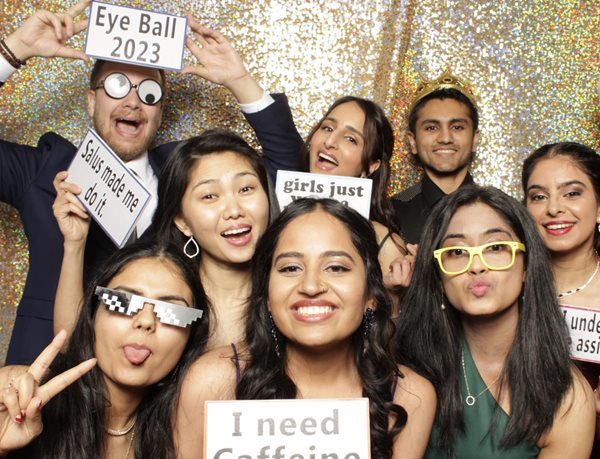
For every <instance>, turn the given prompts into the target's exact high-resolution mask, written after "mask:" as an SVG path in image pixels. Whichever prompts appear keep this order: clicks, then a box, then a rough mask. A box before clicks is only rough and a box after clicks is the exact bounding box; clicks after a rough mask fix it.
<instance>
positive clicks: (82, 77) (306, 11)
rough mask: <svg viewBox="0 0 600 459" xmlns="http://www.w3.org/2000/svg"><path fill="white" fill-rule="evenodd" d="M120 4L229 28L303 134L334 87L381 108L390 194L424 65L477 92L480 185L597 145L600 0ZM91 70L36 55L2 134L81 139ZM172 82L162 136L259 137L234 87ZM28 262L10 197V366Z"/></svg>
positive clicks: (401, 172) (2, 261)
mask: <svg viewBox="0 0 600 459" xmlns="http://www.w3.org/2000/svg"><path fill="white" fill-rule="evenodd" d="M105 1H108V0H105ZM71 3H72V2H71V1H66V2H65V1H16V0H3V1H2V2H0V28H1V34H2V35H6V34H7V33H9V32H10V31H12V30H13V29H14V28H15V27H16V26H17V25H18V24H19V23H21V22H22V21H23V20H24V19H25V18H26V17H28V16H29V15H30V14H31V13H32V12H34V11H35V10H36V9H39V8H42V7H43V8H46V9H50V10H55V11H56V10H62V9H64V8H65V6H66V5H71ZM114 3H117V4H122V5H130V6H144V7H145V8H148V9H154V10H159V11H166V12H169V13H174V14H185V13H187V12H191V13H192V14H194V15H195V16H196V17H197V18H199V19H200V20H202V21H203V22H204V23H205V24H206V25H208V26H210V27H213V28H216V29H218V30H220V31H221V32H222V33H224V34H225V35H226V36H228V37H229V38H230V39H231V40H232V41H233V42H234V44H235V46H236V47H237V49H238V50H239V51H240V52H241V54H242V55H243V56H244V57H245V59H246V61H247V62H248V66H249V68H250V70H251V71H252V73H253V74H254V75H255V76H256V77H257V78H258V79H259V80H260V81H261V82H262V83H263V84H264V86H265V87H266V88H268V89H270V90H273V91H285V92H286V93H288V95H289V98H290V103H291V106H292V108H293V110H294V115H295V117H296V121H297V125H298V127H299V129H300V131H301V132H302V133H303V134H306V133H307V131H308V129H309V127H310V126H311V124H312V123H313V122H314V121H315V120H316V119H317V118H318V117H319V116H320V115H321V114H322V112H323V111H324V110H325V109H326V107H327V106H328V105H329V104H330V103H331V102H332V101H333V100H334V99H335V98H336V97H338V96H341V95H344V94H355V95H359V96H363V97H369V98H373V99H374V100H376V101H377V102H379V103H380V104H382V105H383V106H384V107H385V109H386V111H387V113H388V114H389V115H390V117H391V119H392V120H393V122H394V125H395V127H396V133H397V139H398V141H399V148H398V151H397V154H396V156H395V158H394V164H393V166H394V167H393V170H394V177H393V181H392V184H391V186H390V191H392V192H395V191H398V190H400V189H402V188H404V187H406V186H408V185H410V184H412V183H414V181H415V180H416V179H417V178H418V172H417V171H415V170H414V169H413V168H412V166H411V165H410V163H409V162H408V161H407V157H406V149H405V147H404V116H405V114H406V106H407V101H408V98H409V97H410V93H411V91H412V89H413V88H414V87H415V85H416V82H417V80H418V79H419V74H423V75H424V76H426V77H429V78H430V77H433V76H437V75H438V74H439V73H441V71H442V70H443V69H444V68H445V67H446V66H450V67H451V68H452V69H453V71H454V72H455V73H457V74H459V75H461V76H464V77H467V78H468V79H469V80H470V81H471V82H472V83H473V85H474V87H475V90H476V92H477V94H478V98H479V106H480V110H481V123H480V124H481V131H482V144H481V146H480V148H479V151H478V154H477V158H476V160H475V163H474V175H475V179H476V181H478V182H479V183H486V184H492V185H495V186H498V187H500V188H502V189H504V190H505V191H507V192H509V193H510V194H512V195H515V196H518V195H519V184H518V177H519V169H520V164H521V162H522V160H523V158H524V157H525V156H526V155H527V153H528V152H529V151H531V150H532V149H533V148H534V147H536V146H539V145H541V144H543V143H547V142H552V141H558V140H567V139H568V140H575V141H579V142H583V143H587V144H589V145H591V146H593V147H595V148H596V149H598V147H600V134H599V118H600V116H599V108H598V107H599V106H600V104H599V100H598V94H597V86H598V79H599V75H600V38H599V37H598V31H599V30H600V0H594V1H588V0H578V1H572V0H569V1H567V0H551V1H550V0H529V1H517V2H498V1H497V0H493V1H492V0H479V1H477V2H473V1H470V0H454V1H453V0H435V1H433V0H420V1H415V0H399V1H393V0H390V1H385V0H379V1H363V0H347V1H335V0H319V1H316V0H308V1H294V0H271V1H268V0H255V1H252V2H249V1H244V0H239V1H236V0H228V1H198V0H195V1H180V0H175V1H168V2H167V1H160V0H154V1H152V0H145V1H143V2H142V1H139V0H136V1H125V0H121V1H115V2H114ZM76 43H78V44H79V46H82V43H83V42H82V40H81V39H80V40H79V41H77V42H76ZM188 58H189V56H188ZM88 68H89V67H88V66H87V64H85V63H82V62H70V61H63V60H58V59H56V60H40V59H38V60H35V59H34V60H31V62H30V63H29V64H28V65H27V67H26V68H25V69H23V70H21V71H19V72H18V73H17V74H15V75H14V76H13V78H12V79H11V80H10V81H9V82H8V83H7V84H5V85H4V87H3V88H2V89H0V93H1V94H0V138H3V139H7V140H12V141H20V142H26V143H35V142H36V141H37V138H38V137H39V135H40V134H41V133H43V132H45V131H47V130H55V131H57V132H58V133H60V134H62V135H64V136H65V137H67V138H69V139H70V140H72V141H73V142H77V141H78V140H79V139H80V138H81V137H82V136H83V134H84V132H85V129H86V128H87V126H88V119H87V115H86V113H85V111H84V100H85V99H84V97H85V90H86V82H87V80H86V75H87V70H88ZM169 80H170V82H171V92H170V96H169V97H170V106H169V109H168V111H167V115H166V119H165V122H164V124H163V127H162V129H161V130H160V132H159V141H163V140H173V139H182V138H185V137H188V136H190V135H193V134H196V133H199V132H201V131H202V130H203V129H205V128H210V127H216V126H221V127H227V128H231V129H234V130H237V131H239V132H241V133H242V134H243V135H245V136H246V137H247V138H248V139H252V135H251V132H250V131H249V129H248V127H247V126H246V125H245V124H244V121H243V118H242V117H241V116H240V115H239V113H238V110H237V107H236V104H235V102H234V100H233V99H232V98H231V97H230V96H229V95H228V94H227V92H226V91H224V90H222V89H221V88H218V87H215V86H214V85H212V84H209V83H205V82H203V81H201V80H199V79H197V78H195V77H191V76H180V75H177V74H171V75H170V77H169ZM26 271H27V247H26V240H25V237H24V235H23V233H22V229H21V228H20V223H19V221H18V217H17V215H16V213H15V212H14V211H12V210H11V209H9V208H8V207H7V206H5V205H0V327H1V330H0V350H1V354H0V361H1V360H3V355H4V349H5V347H6V344H7V342H8V338H9V336H10V327H11V323H12V317H13V316H14V310H15V307H16V304H17V303H18V300H19V297H20V294H21V291H22V287H23V283H24V275H25V273H26Z"/></svg>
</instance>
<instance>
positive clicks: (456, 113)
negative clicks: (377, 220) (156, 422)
mask: <svg viewBox="0 0 600 459" xmlns="http://www.w3.org/2000/svg"><path fill="white" fill-rule="evenodd" d="M478 124H479V114H478V111H477V104H476V103H475V97H474V96H473V93H472V92H471V88H470V86H469V85H467V84H465V83H464V82H463V81H461V80H460V79H459V78H457V77H455V76H453V75H452V74H451V73H450V71H449V70H446V71H445V72H444V73H442V75H441V76H440V77H439V78H437V79H435V80H431V81H424V82H423V83H421V85H419V87H418V88H417V91H416V94H415V96H414V99H413V101H412V104H411V107H410V112H409V114H408V134H407V135H408V141H409V143H410V149H411V153H412V154H413V155H414V157H415V159H416V161H417V163H418V164H419V165H421V166H422V167H423V169H424V172H425V175H424V176H423V179H422V180H421V181H420V182H419V183H417V184H416V185H415V186H412V187H410V188H408V189H406V190H404V191H402V192H401V193H399V194H397V195H395V196H394V197H393V199H392V204H393V206H394V209H395V214H396V223H397V225H398V227H399V228H400V229H401V230H402V235H403V237H404V238H405V240H406V241H407V242H409V243H413V244H414V243H418V242H419V238H420V237H421V233H422V232H423V227H424V225H425V220H426V219H427V216H428V215H429V213H430V211H431V209H432V208H433V206H434V205H435V204H436V203H437V202H438V201H439V200H440V199H441V198H442V197H444V196H445V195H447V194H450V193H452V192H453V191H455V190H457V189H458V188H460V187H461V186H464V185H468V184H471V183H473V177H471V174H469V165H470V164H471V160H472V159H473V155H474V153H475V150H476V148H477V143H478V142H479V129H478Z"/></svg>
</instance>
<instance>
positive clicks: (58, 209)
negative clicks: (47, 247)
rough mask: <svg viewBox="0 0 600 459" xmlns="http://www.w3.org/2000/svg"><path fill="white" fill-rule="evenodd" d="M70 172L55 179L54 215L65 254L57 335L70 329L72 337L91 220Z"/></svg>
mask: <svg viewBox="0 0 600 459" xmlns="http://www.w3.org/2000/svg"><path fill="white" fill-rule="evenodd" d="M66 179H67V172H66V171H62V172H59V173H58V174H56V177H55V178H54V182H53V185H54V189H55V190H56V199H55V200H54V204H53V205H52V212H53V213H54V217H55V218H56V221H57V223H58V227H59V228H60V231H61V233H62V235H63V237H64V255H63V260H62V265H61V269H60V278H59V280H58V286H57V289H56V297H55V299H54V333H57V332H58V331H59V330H66V331H67V336H70V335H71V332H72V330H73V328H74V327H75V323H76V322H77V317H78V316H79V310H80V307H81V302H82V300H83V267H84V254H85V242H86V239H87V234H88V231H89V227H90V217H89V215H88V213H87V211H86V210H85V208H84V207H83V205H82V204H81V202H79V200H78V199H77V196H76V195H78V194H79V193H81V188H80V187H79V186H77V185H75V184H73V183H69V182H67V181H66Z"/></svg>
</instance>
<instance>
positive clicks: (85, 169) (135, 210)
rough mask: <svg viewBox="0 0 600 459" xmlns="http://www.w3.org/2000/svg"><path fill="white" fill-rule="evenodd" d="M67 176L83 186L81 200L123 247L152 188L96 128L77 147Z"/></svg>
mask: <svg viewBox="0 0 600 459" xmlns="http://www.w3.org/2000/svg"><path fill="white" fill-rule="evenodd" d="M67 180H68V181H69V182H71V183H75V184H76V185H79V186H80V187H81V193H80V194H79V196H78V198H79V200H80V201H81V203H82V204H83V205H84V206H85V208H86V209H87V211H88V212H89V214H90V215H91V216H92V217H93V218H94V220H96V221H97V222H98V224H99V225H100V226H101V227H102V229H103V230H104V231H105V232H106V234H107V235H108V236H109V237H110V238H111V239H112V240H113V242H114V243H115V244H116V245H117V246H119V247H123V246H124V245H125V242H127V238H128V237H129V235H130V234H131V232H132V231H133V228H134V226H135V222H136V221H137V219H138V218H139V216H140V214H141V213H142V210H144V207H145V206H146V204H148V201H149V200H150V192H149V191H148V190H147V189H146V187H145V186H144V184H143V183H142V182H141V181H140V179H139V178H138V177H136V176H135V174H134V173H133V172H132V171H131V170H130V169H129V168H128V167H127V166H126V165H125V164H124V163H123V161H121V159H120V158H119V157H118V156H117V155H116V154H115V153H114V152H113V151H112V150H111V149H110V148H109V146H108V145H106V143H104V141H103V140H102V139H101V138H100V136H98V134H97V133H96V132H95V131H94V130H93V129H89V130H88V133H87V135H86V136H85V139H83V142H82V143H81V146H80V147H79V150H77V154H76V155H75V158H73V161H72V162H71V165H70V166H69V176H68V178H67Z"/></svg>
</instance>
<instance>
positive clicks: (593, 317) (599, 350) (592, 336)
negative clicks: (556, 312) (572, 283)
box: [560, 305, 600, 363]
mask: <svg viewBox="0 0 600 459" xmlns="http://www.w3.org/2000/svg"><path fill="white" fill-rule="evenodd" d="M560 309H561V311H562V313H563V316H564V318H565V321H566V322H567V327H568V329H569V334H570V340H571V357H573V358H574V359H576V360H584V361H586V362H594V363H600V310H598V309H588V308H581V307H579V306H566V305H561V306H560Z"/></svg>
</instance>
